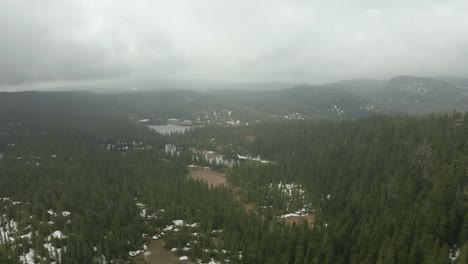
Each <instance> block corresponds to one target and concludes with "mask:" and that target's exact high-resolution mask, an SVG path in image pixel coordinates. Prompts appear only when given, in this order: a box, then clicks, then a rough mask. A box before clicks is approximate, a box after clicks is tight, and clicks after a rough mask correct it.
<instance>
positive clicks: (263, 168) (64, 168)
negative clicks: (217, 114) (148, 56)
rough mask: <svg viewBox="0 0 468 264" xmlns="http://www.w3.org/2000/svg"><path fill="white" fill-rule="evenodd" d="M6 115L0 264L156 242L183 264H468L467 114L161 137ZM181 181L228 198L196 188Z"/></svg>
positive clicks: (99, 114) (0, 165)
mask: <svg viewBox="0 0 468 264" xmlns="http://www.w3.org/2000/svg"><path fill="white" fill-rule="evenodd" d="M45 105H47V104H45ZM4 107H5V106H4ZM9 107H11V108H10V109H9V112H5V111H3V112H2V113H1V114H0V117H1V120H0V153H1V155H0V197H1V198H0V235H1V236H0V263H141V261H143V260H141V259H138V256H143V255H144V254H145V252H146V250H147V248H148V247H150V246H151V243H152V242H154V241H158V240H164V241H165V248H166V249H167V251H168V252H171V254H175V255H177V256H178V257H181V258H180V259H181V260H180V261H181V262H187V263H190V262H193V263H209V262H210V263H301V264H302V263H467V261H468V184H467V181H468V141H467V136H468V115H467V114H461V113H456V112H454V113H451V114H430V115H423V116H407V115H397V116H390V115H381V114H379V115H372V116H370V117H365V118H360V119H352V120H351V119H350V120H333V121H332V120H300V121H288V120H270V121H261V122H254V123H252V124H250V125H240V126H225V125H204V126H199V127H196V128H192V129H191V130H190V131H189V132H187V133H185V134H173V135H166V136H164V135H160V134H158V133H156V132H154V131H151V130H150V129H149V128H148V126H147V125H145V124H143V123H141V122H137V121H136V120H134V119H131V118H130V116H131V115H130V114H129V113H127V112H124V111H114V110H112V111H111V110H109V109H108V108H106V107H102V108H99V109H96V108H93V109H89V108H86V107H83V108H78V107H77V108H76V109H75V108H72V107H73V105H72V104H71V103H70V104H67V105H65V106H63V105H62V106H58V107H57V108H53V107H51V108H49V109H48V110H47V109H46V110H44V109H43V108H41V107H32V108H31V109H30V110H28V111H26V110H25V111H16V110H15V111H12V110H11V109H14V107H15V106H14V105H11V106H9ZM68 108H69V110H67V109H68ZM19 109H21V108H19ZM63 109H65V110H63ZM77 109H78V110H77ZM133 114H134V113H132V115H133ZM167 144H174V145H177V146H178V148H179V149H180V151H177V152H176V153H168V152H167V150H166V147H165V146H166V145H167ZM194 149H195V150H205V151H211V152H210V153H212V152H217V153H220V154H222V155H224V156H226V157H234V160H236V162H234V164H233V165H232V166H226V165H225V164H222V163H217V162H215V163H213V162H209V161H207V160H206V159H204V158H203V157H201V156H199V155H198V154H197V153H200V151H199V152H194ZM243 157H248V158H246V160H245V161H244V160H243V159H244V158H243ZM249 157H250V158H249ZM260 161H264V162H260ZM189 165H191V166H192V167H194V166H200V168H203V167H210V169H212V170H216V171H217V172H218V173H221V174H222V175H225V178H226V180H227V182H226V183H225V184H224V185H221V186H217V187H215V186H210V184H207V183H206V182H203V181H200V180H193V179H191V178H190V177H187V174H188V173H189V170H190V168H191V167H190V166H189ZM188 166H189V167H188ZM291 216H292V217H291ZM292 219H294V221H291V220H292ZM144 256H145V257H146V256H147V255H144ZM185 259H186V260H185ZM139 261H140V262H139Z"/></svg>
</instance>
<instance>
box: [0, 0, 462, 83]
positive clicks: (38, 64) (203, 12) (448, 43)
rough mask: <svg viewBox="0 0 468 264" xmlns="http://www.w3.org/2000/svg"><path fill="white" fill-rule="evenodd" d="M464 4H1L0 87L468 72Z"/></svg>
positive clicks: (306, 0) (356, 0)
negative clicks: (114, 80)
mask: <svg viewBox="0 0 468 264" xmlns="http://www.w3.org/2000/svg"><path fill="white" fill-rule="evenodd" d="M467 14H468V2H467V1H464V0H452V1H450V0H446V1H442V0H438V1H435V0H414V1H403V0H395V1H376V0H352V1H351V0H349V1H338V0H331V1H313V0H257V1H251V0H200V1H189V0H186V1H183V0H171V1H168V0H166V1H162V0H152V1H150V0H140V1H130V0H121V1H115V0H70V1H60V0H43V1H27V0H5V1H0V35H1V40H2V41H0V86H3V87H6V86H12V85H13V86H15V85H24V84H36V83H41V82H63V81H67V82H75V81H76V82H79V81H88V82H89V81H95V80H102V79H111V78H125V77H128V78H137V77H142V78H143V77H144V78H146V79H148V78H150V79H151V78H152V79H154V80H159V79H164V80H170V79H173V80H214V81H270V80H272V81H273V80H278V81H300V82H302V81H307V82H321V81H332V80H338V79H346V78H358V77H359V78H363V77H369V78H388V77H391V76H393V75H398V74H415V75H427V76H441V75H459V76H465V77H466V76H468V72H467V69H468V65H467V64H468V48H467V47H468V21H467V20H466V15H467Z"/></svg>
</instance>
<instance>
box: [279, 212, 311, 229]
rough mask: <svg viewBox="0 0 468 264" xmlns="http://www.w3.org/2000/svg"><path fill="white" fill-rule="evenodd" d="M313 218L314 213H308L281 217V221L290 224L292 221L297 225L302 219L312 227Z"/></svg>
mask: <svg viewBox="0 0 468 264" xmlns="http://www.w3.org/2000/svg"><path fill="white" fill-rule="evenodd" d="M314 218H315V215H313V214H310V215H301V216H290V217H286V218H283V221H284V222H285V223H286V224H290V225H292V224H293V223H296V224H297V225H299V224H301V223H302V222H303V221H306V222H307V223H308V224H309V227H310V228H312V227H313V226H314Z"/></svg>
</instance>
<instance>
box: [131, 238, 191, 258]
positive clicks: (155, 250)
mask: <svg viewBox="0 0 468 264" xmlns="http://www.w3.org/2000/svg"><path fill="white" fill-rule="evenodd" d="M165 245H166V242H165V241H164V240H163V239H158V240H152V241H151V243H149V244H148V248H147V249H146V250H145V252H144V253H140V254H138V255H137V256H136V257H135V258H134V259H133V263H135V264H143V263H148V264H160V263H165V264H181V263H187V261H182V260H179V256H177V254H175V253H174V252H171V251H169V250H167V249H166V248H164V246H165Z"/></svg>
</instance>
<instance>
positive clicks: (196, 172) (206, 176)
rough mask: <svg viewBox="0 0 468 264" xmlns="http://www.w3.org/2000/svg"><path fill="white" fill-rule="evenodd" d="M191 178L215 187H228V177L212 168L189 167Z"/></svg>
mask: <svg viewBox="0 0 468 264" xmlns="http://www.w3.org/2000/svg"><path fill="white" fill-rule="evenodd" d="M189 177H190V178H191V179H194V180H201V181H204V182H206V183H207V184H208V185H210V186H213V187H218V186H227V185H228V182H227V179H226V176H225V175H224V174H221V173H219V172H216V171H214V170H212V169H210V168H206V167H205V168H203V167H198V166H196V167H189Z"/></svg>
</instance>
